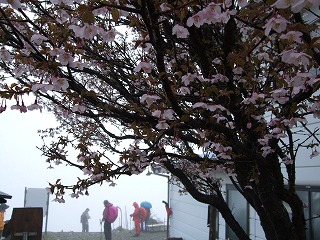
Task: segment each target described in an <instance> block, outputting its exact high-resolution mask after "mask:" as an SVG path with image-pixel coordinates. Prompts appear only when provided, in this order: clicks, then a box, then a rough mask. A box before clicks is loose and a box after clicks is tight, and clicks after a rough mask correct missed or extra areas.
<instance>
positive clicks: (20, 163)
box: [0, 109, 167, 232]
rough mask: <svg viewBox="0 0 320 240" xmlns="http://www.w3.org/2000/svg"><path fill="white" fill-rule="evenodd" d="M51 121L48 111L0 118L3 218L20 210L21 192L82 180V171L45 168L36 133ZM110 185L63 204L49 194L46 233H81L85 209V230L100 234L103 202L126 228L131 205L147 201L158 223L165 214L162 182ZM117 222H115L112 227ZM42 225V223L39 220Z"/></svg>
mask: <svg viewBox="0 0 320 240" xmlns="http://www.w3.org/2000/svg"><path fill="white" fill-rule="evenodd" d="M55 125H56V122H55V120H54V117H53V116H52V115H50V114H49V113H40V112H38V111H37V112H36V111H33V112H28V113H20V112H18V111H16V110H10V109H8V110H7V111H5V112H3V113H1V114H0V133H1V138H0V169H1V182H0V191H3V192H5V193H8V194H10V195H12V199H9V200H8V202H7V204H8V205H9V206H10V208H9V209H8V210H7V212H6V215H5V219H6V220H7V219H10V217H11V213H12V209H13V208H15V207H23V204H24V190H25V188H46V187H48V186H49V184H48V182H54V181H55V180H56V179H58V178H62V180H63V182H65V183H71V182H75V181H76V177H77V176H83V173H82V171H80V170H77V169H74V168H71V167H66V166H58V167H55V169H47V167H48V164H47V163H46V162H45V157H43V156H41V152H40V151H39V150H38V149H37V148H36V146H41V143H42V142H41V139H40V137H39V136H38V133H37V130H38V129H45V128H47V127H54V126H55ZM116 183H117V185H116V186H115V187H109V186H108V184H107V183H106V184H104V185H102V186H94V187H92V188H91V189H89V193H90V195H89V196H84V197H80V198H78V199H73V198H70V197H69V193H67V196H66V197H65V199H66V203H64V204H61V203H57V202H52V200H53V199H54V196H52V195H51V196H50V203H49V217H48V231H54V232H55V231H61V230H63V231H75V232H76V231H81V224H80V215H81V213H82V212H83V211H84V210H85V209H86V208H87V207H88V208H89V209H90V212H89V214H90V216H91V219H90V220H89V226H90V229H89V231H93V232H97V231H100V230H101V228H100V227H101V226H100V219H101V216H102V211H103V201H104V200H105V199H107V200H109V201H110V202H112V203H114V204H115V205H117V206H119V207H120V208H121V209H122V215H123V220H122V225H123V227H125V226H126V221H125V220H126V217H125V212H127V215H129V214H130V213H132V211H133V206H132V203H133V202H134V201H136V202H138V203H140V202H142V201H149V202H151V203H152V205H153V208H152V211H151V212H152V215H154V216H155V217H156V218H159V219H161V220H164V219H165V216H166V212H165V208H164V205H163V203H162V200H167V178H166V177H161V176H156V175H151V176H131V177H126V176H123V177H120V179H119V180H118V181H117V182H116ZM127 218H128V226H129V227H133V222H132V221H131V220H130V219H129V217H127ZM118 224H120V218H119V219H118V220H117V221H116V223H115V225H114V227H116V226H117V225H118ZM44 225H45V219H44Z"/></svg>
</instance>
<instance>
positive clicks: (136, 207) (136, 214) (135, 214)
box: [130, 202, 141, 237]
mask: <svg viewBox="0 0 320 240" xmlns="http://www.w3.org/2000/svg"><path fill="white" fill-rule="evenodd" d="M132 205H133V207H134V211H133V213H132V214H130V217H132V218H133V221H134V226H135V229H136V233H135V236H136V237H138V236H140V232H141V227H140V207H139V204H138V203H136V202H134V203H133V204H132Z"/></svg>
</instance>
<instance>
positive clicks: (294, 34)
mask: <svg viewBox="0 0 320 240" xmlns="http://www.w3.org/2000/svg"><path fill="white" fill-rule="evenodd" d="M301 37H302V32H298V31H289V32H287V33H286V34H282V35H281V36H280V38H281V39H287V40H289V41H290V42H297V43H302V40H301Z"/></svg>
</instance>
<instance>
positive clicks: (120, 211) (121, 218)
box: [117, 206, 122, 230]
mask: <svg viewBox="0 0 320 240" xmlns="http://www.w3.org/2000/svg"><path fill="white" fill-rule="evenodd" d="M117 208H119V209H120V214H121V215H120V219H119V220H120V226H121V230H122V210H121V208H120V207H118V206H117Z"/></svg>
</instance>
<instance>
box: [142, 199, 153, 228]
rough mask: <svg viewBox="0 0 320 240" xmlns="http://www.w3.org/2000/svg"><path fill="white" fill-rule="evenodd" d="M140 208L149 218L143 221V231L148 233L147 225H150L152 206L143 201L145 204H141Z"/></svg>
mask: <svg viewBox="0 0 320 240" xmlns="http://www.w3.org/2000/svg"><path fill="white" fill-rule="evenodd" d="M140 207H143V208H144V209H146V211H147V216H146V218H145V220H144V221H141V230H142V231H148V229H147V225H148V224H149V219H150V215H151V208H152V204H151V203H150V202H147V201H143V202H141V203H140Z"/></svg>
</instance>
